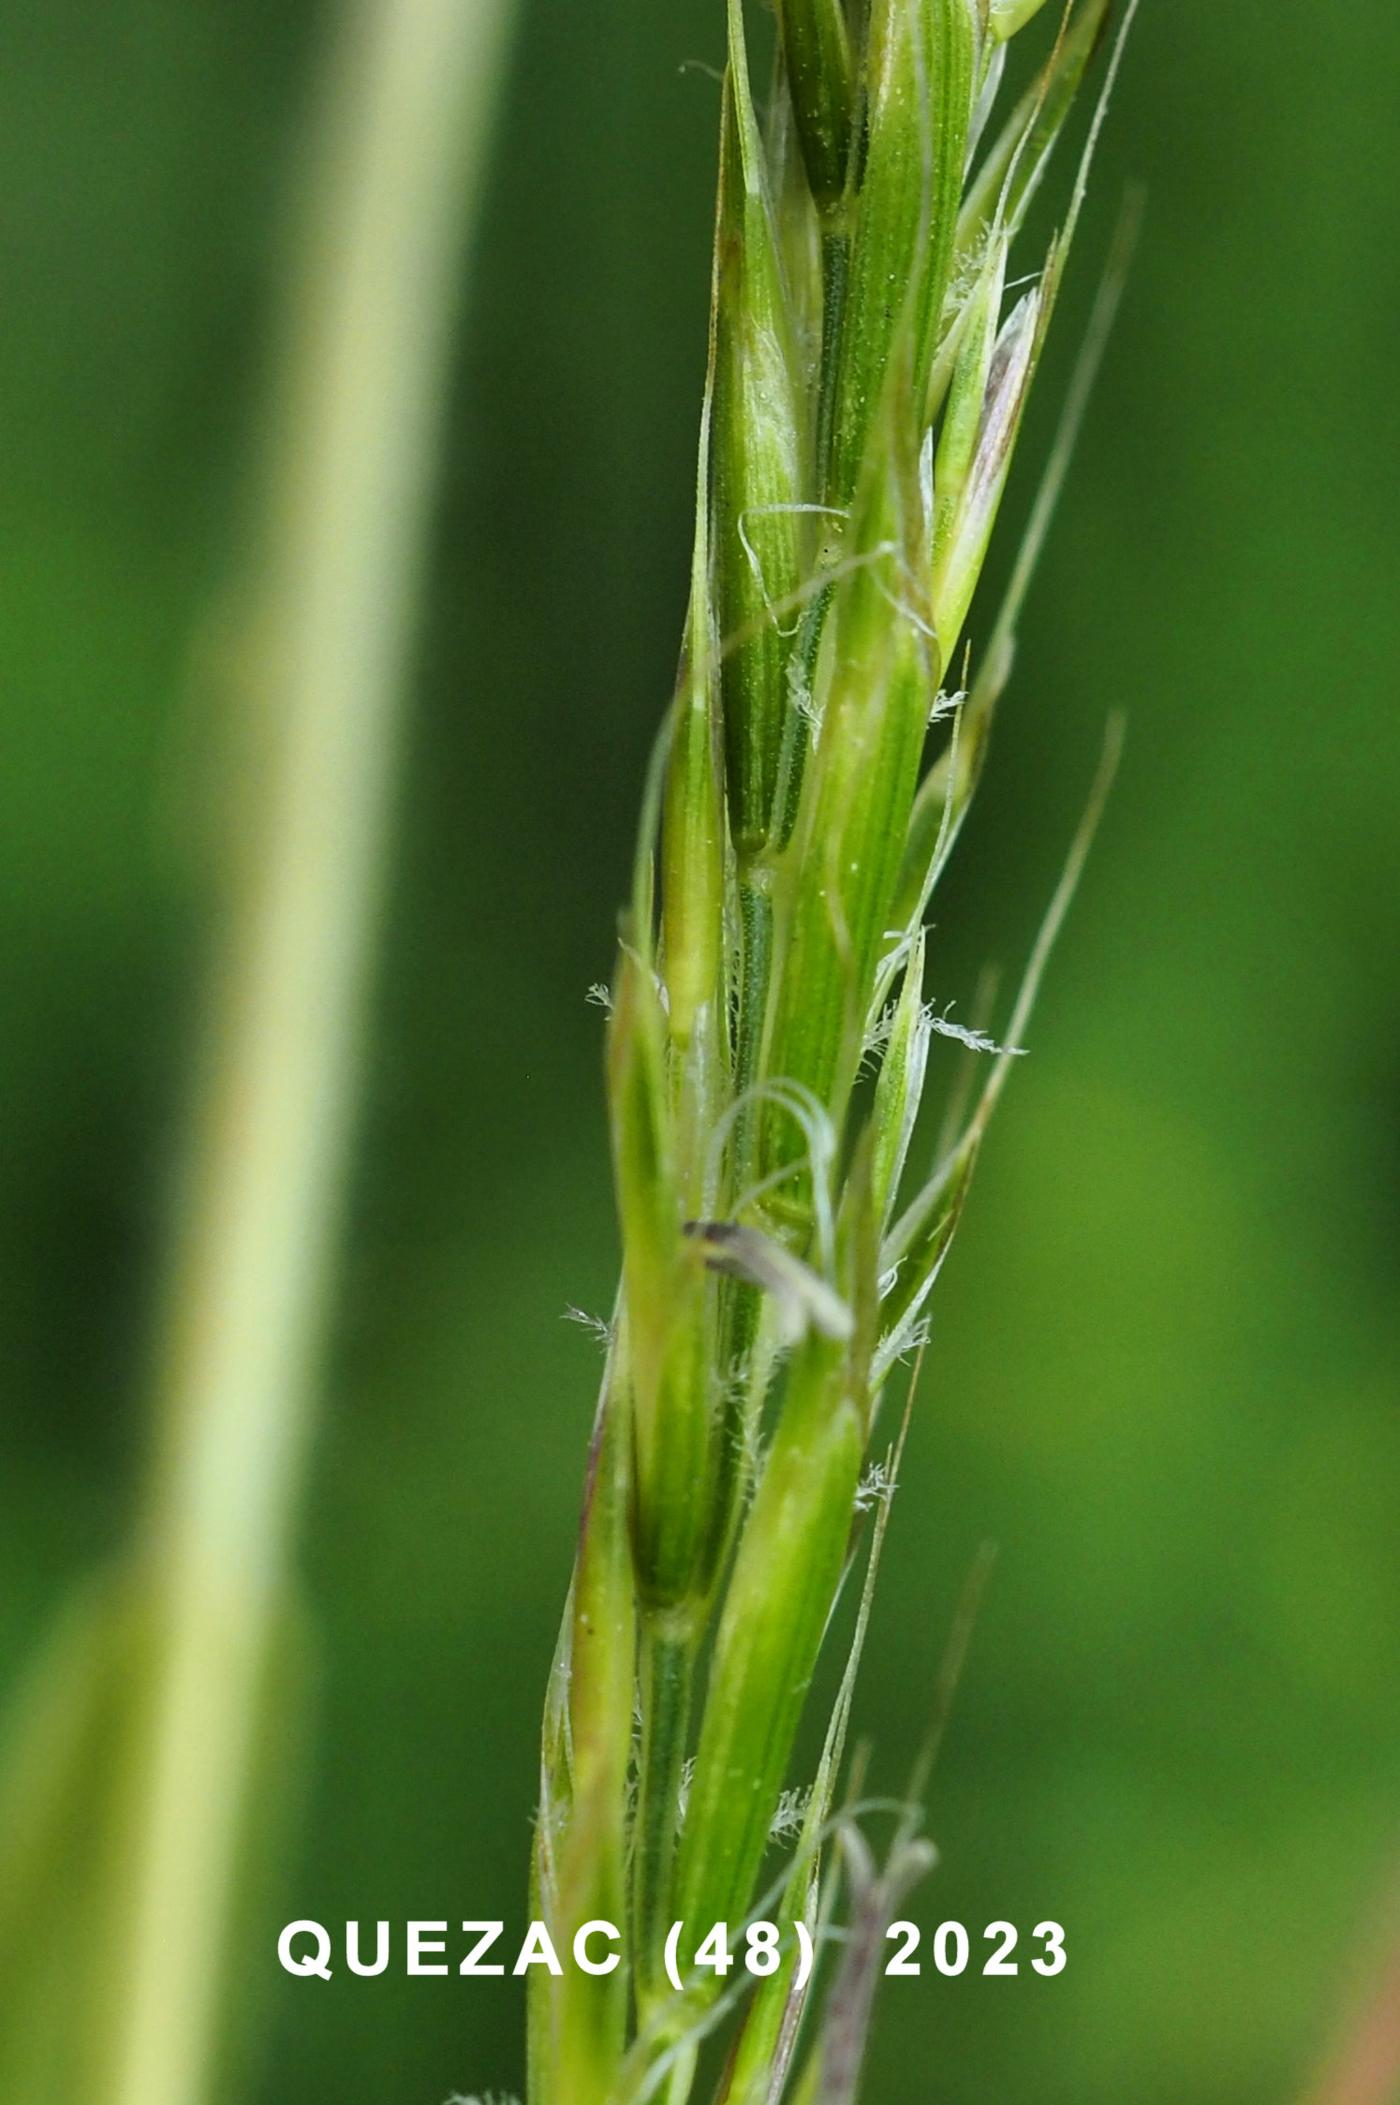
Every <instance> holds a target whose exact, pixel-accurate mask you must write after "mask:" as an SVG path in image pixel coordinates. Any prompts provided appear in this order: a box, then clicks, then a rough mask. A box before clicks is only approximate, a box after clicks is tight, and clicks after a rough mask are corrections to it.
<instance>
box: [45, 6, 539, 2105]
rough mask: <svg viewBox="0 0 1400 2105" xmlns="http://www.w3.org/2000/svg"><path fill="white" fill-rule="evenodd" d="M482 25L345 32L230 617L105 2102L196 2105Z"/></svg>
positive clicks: (357, 960) (295, 1450) (378, 856)
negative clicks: (237, 672) (258, 509)
mask: <svg viewBox="0 0 1400 2105" xmlns="http://www.w3.org/2000/svg"><path fill="white" fill-rule="evenodd" d="M508 11H509V10H508V5H507V0H474V4H472V5H463V4H462V0H357V4H353V5H349V6H347V7H346V8H345V9H344V10H343V14H342V18H341V20H340V22H339V24H338V26H337V37H336V45H335V50H334V55H333V63H332V66H331V70H330V73H329V75H328V77H327V80H326V83H325V90H324V98H323V103H322V107H321V111H320V115H319V118H318V123H317V135H316V151H315V158H314V173H313V178H312V182H311V188H310V192H309V195H308V197H307V199H306V208H305V212H304V218H303V224H302V226H301V229H300V235H299V240H298V244H297V247H296V250H295V252H294V255H293V259H292V283H291V288H290V301H289V309H288V313H287V316H286V328H285V337H286V342H285V347H284V352H283V369H282V377H281V392H280V414H279V415H278V418H277V421H276V428H275V431H274V434H273V442H272V450H271V456H270V459H269V462H268V466H267V473H266V479H265V492H264V496H263V500H262V503H263V512H262V518H261V521H260V523H259V531H258V535H257V539H256V543H255V548H254V559H253V564H252V574H251V582H250V587H249V593H248V599H247V605H246V610H245V622H246V629H247V633H248V636H249V638H250V657H251V663H252V673H251V680H250V691H249V693H248V695H247V697H246V700H247V703H248V707H249V715H250V718H251V720H252V722H253V724H254V728H255V734H256V737H257V739H258V741H259V750H258V751H257V754H256V761H257V770H256V776H255V796H256V801H255V802H254V803H253V804H252V805H251V806H250V808H249V810H248V812H247V813H246V815H245V817H244V824H243V837H242V839H241V841H240V843H239V847H240V858H241V860H240V867H239V869H238V871H237V875H236V881H235V887H234V891H233V895H232V898H231V902H230V910H229V915H228V925H227V929H226V932H225V936H224V942H223V954H222V962H221V965H220V969H219V972H218V976H217V980H216V984H215V987H214V989H213V999H212V1013H211V1018H210V1026H209V1032H208V1042H207V1050H206V1055H205V1062H204V1071H203V1077H202V1083H201V1087H200V1091H199V1095H198V1100H197V1102H196V1105H195V1111H194V1131H193V1136H192V1141H191V1164H192V1167H191V1173H190V1177H189V1186H188V1190H187V1192H186V1194H185V1205H184V1210H183V1217H182V1220H181V1223H180V1229H179V1235H178V1238H177V1243H176V1249H175V1253H174V1258H173V1263H172V1273H171V1280H170V1288H169V1294H168V1304H167V1313H166V1318H165V1325H164V1338H163V1344H162V1348H161V1363H162V1373H161V1379H160V1385H159V1409H158V1417H157V1424H156V1439H155V1454H154V1458H153V1465H152V1473H151V1480H150V1486H149V1491H148V1495H147V1498H146V1501H145V1508H144V1511H143V1513H142V1515H141V1521H140V1534H139V1562H138V1586H139V1589H140V1591H141V1593H142V1594H143V1596H144V1598H145V1601H146V1603H147V1614H148V1616H149V1647H148V1650H147V1653H146V1655H145V1663H144V1670H143V1673H142V1675H141V1678H140V1681H139V1684H138V1685H137V1686H136V1687H135V1688H134V1689H133V1690H132V1692H131V1693H132V1700H133V1703H134V1704H135V1706H136V1717H135V1723H134V1727H133V1730H132V1733H131V1738H130V1744H129V1747H128V1750H127V1757H126V1761H125V1764H124V1767H123V1769H122V1771H121V1773H120V1775H119V1778H118V1804H117V1820H118V1828H117V1835H116V1842H115V1848H114V1863H113V1884H112V1888H111V1893H110V1899H109V1903H108V1907H107V1911H106V1912H107V1943H108V1950H107V1957H106V1967H105V1971H106V1977H107V1978H106V1982H105V1987H104V1990H103V1992H102V1993H101V1994H99V1995H98V1996H96V1997H95V1998H94V2002H93V2008H94V2010H101V2011H103V2012H105V2018H104V2021H103V2026H102V2030H101V2032H100V2034H99V2036H98V2038H97V2039H96V2041H95V2043H94V2052H93V2065H92V2069H91V2082H90V2087H89V2088H88V2089H87V2091H86V2092H85V2095H86V2096H88V2097H91V2098H92V2099H93V2100H98V2101H101V2105H203V2101H204V2100H206V2099H207V2098H208V2097H209V2096H210V2094H211V2088H212V2084H213V2080H214V2073H215V2061H216V2043H217V2038H218V2028H219V2020H220V2009H219V2004H220V1993H219V1983H220V1979H221V1976H222V1975H223V1974H224V1972H225V1970H226V1967H227V1964H228V1951H227V1938H228V1929H229V1918H230V1909H231V1904H232V1896H233V1892H234V1887H235V1881H236V1876H237V1873H238V1869H239V1863H240V1857H241V1855H242V1852H243V1849H244V1844H245V1839H246V1834H247V1823H248V1820H249V1816H250V1813H251V1811H252V1808H251V1806H250V1804H249V1801H248V1789H249V1777H250V1768H251V1765H252V1762H253V1759H254V1753H255V1747H256V1743H257V1739H258V1726H257V1719H258V1713H259V1709H260V1706H261V1704H262V1701H263V1698H264V1695H265V1693H266V1683H267V1675H268V1669H269V1660H270V1655H271V1652H272V1649H273V1644H274V1638H275V1635H276V1632H277V1630H278V1628H279V1625H280V1623H281V1620H282V1617H283V1615H284V1612H285V1600H286V1591H287V1584H288V1562H289V1552H290V1545H291V1537H292V1530H293V1525H294V1521H295V1515H296V1510H297V1505H298V1501H299V1497H300V1493H301V1488H302V1483H303V1479H304V1474H305V1459H306V1451H307V1439H308V1434H309V1430H310V1421H311V1406H312V1401H313V1395H314V1387H315V1372H316V1363H317V1358H318V1352H319V1346H320V1340H321V1333H322V1328H323V1320H324V1313H325V1306H326V1298H327V1289H328V1285H329V1275H330V1264H331V1257H332V1251H333V1242H334V1232H335V1226H336V1219H337V1209H338V1200H339V1192H340V1185H341V1181H342V1169H343V1166H344V1160H345V1156H346V1151H347V1143H348V1139H349V1134H350V1129H351V1122H352V1113H353V1103H354V1085H355V1074H356V1064H357V1050H358V1041H359V1035H360V1029H359V1026H360V1015H361V1009H362V1001H363V992H364V983H365V977H366V968H367V964H368V957H369V937H370V931H371V930H372V928H373V926H374V922H375V919H376V911H377V903H378V898H379V891H380V883H379V879H380V870H381V864H382V847H383V838H384V831H385V817H386V809H387V797H386V791H387V787H388V782H389V777H390V760H391V756H392V751H393V746H394V742H395V721H396V717H397V714H398V703H399V698H400V695H401V692H402V687H403V679H404V670H405V664H406V657H407V651H408V647H409V643H410V640H411V634H412V616H413V610H414V607H415V604H416V600H417V597H418V589H419V579H420V569H421V558H422V547H423V527H424V521H425V516H426V498H427V493H428V488H429V481H430V464H431V462H432V459H433V453H434V446H435V439H436V433H437V428H438V406H439V402H440V397H441V382H442V373H443V364H444V355H445V350H446V346H447V340H448V323H449V319H450V316H451V314H452V311H453V307H454V304H455V303H454V300H453V296H452V295H453V283H454V278H455V276H456V259H457V253H458V248H459V244H460V240H461V235H462V231H463V227H464V224H465V221H466V219H467V216H468V213H469V211H470V208H471V206H472V204H473V202H474V200H475V197H476V196H477V194H478V189H479V181H480V174H481V168H482V154H483V147H484V142H485V138H486V133H487V127H488V123H489V118H490V112H491V106H492V100H493V94H494V86H495V81H496V78H497V72H498V65H499V60H500V56H501V52H502V45H503V34H504V29H505V25H506V20H507V16H508Z"/></svg>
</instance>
